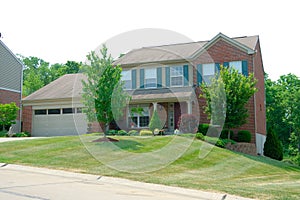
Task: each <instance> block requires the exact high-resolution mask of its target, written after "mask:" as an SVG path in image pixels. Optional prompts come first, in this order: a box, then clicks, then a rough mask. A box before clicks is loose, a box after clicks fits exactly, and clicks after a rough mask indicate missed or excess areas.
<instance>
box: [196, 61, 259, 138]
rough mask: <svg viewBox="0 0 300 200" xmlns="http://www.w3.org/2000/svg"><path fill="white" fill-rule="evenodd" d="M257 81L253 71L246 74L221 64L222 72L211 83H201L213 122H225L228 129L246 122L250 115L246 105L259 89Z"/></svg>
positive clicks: (218, 123) (208, 112) (209, 115)
mask: <svg viewBox="0 0 300 200" xmlns="http://www.w3.org/2000/svg"><path fill="white" fill-rule="evenodd" d="M256 82H257V81H256V80H255V79H254V75H253V74H252V73H251V74H249V76H245V75H243V74H240V73H238V71H237V70H235V69H232V68H226V67H223V66H220V73H219V74H218V75H217V76H215V77H213V78H212V79H211V84H208V85H206V84H205V83H203V84H202V85H201V90H202V92H203V94H202V95H201V96H203V97H204V98H205V99H206V107H205V112H206V114H208V117H209V118H210V119H211V121H212V124H214V125H220V126H221V125H223V124H224V128H225V129H227V130H228V131H230V129H232V128H238V127H240V126H241V125H243V124H245V123H246V122H247V118H248V116H249V114H248V110H247V108H246V105H247V103H248V101H249V99H250V98H251V97H252V96H253V95H254V93H255V92H256V91H257V89H256V88H255V85H256ZM229 136H230V134H229V132H228V137H229Z"/></svg>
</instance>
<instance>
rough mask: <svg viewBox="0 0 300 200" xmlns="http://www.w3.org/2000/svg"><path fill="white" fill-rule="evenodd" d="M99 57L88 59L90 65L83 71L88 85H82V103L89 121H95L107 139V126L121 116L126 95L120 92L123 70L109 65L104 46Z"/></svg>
mask: <svg viewBox="0 0 300 200" xmlns="http://www.w3.org/2000/svg"><path fill="white" fill-rule="evenodd" d="M100 53H101V57H98V56H97V55H96V54H95V52H91V53H90V54H89V55H88V56H87V58H88V60H89V62H90V65H89V66H85V68H84V73H85V75H86V76H87V81H83V82H82V83H83V100H84V101H83V103H84V104H85V106H86V107H87V108H86V109H85V113H86V114H87V117H88V120H89V121H90V122H93V121H95V120H97V121H98V122H99V124H100V126H101V127H102V130H103V131H104V134H105V135H106V133H107V132H108V130H109V124H110V122H112V121H113V120H116V121H117V120H118V119H119V118H120V117H122V116H123V113H124V112H123V111H124V108H125V106H126V103H127V102H128V100H129V95H128V93H126V92H125V91H124V90H123V85H124V83H123V82H122V81H121V72H122V69H121V68H120V67H119V66H113V65H112V58H111V56H110V55H109V56H108V55H107V48H106V46H105V45H103V47H102V49H101V50H100Z"/></svg>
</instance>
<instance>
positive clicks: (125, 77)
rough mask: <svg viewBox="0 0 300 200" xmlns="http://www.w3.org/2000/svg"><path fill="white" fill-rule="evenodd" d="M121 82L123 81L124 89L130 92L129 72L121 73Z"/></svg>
mask: <svg viewBox="0 0 300 200" xmlns="http://www.w3.org/2000/svg"><path fill="white" fill-rule="evenodd" d="M121 75H122V77H121V80H122V81H124V89H125V90H130V89H132V81H131V70H124V71H122V74H121Z"/></svg>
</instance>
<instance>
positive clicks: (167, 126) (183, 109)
mask: <svg viewBox="0 0 300 200" xmlns="http://www.w3.org/2000/svg"><path fill="white" fill-rule="evenodd" d="M130 94H131V97H132V98H131V101H130V102H129V105H128V107H127V109H126V113H124V114H125V117H124V118H123V120H122V121H123V122H118V125H119V127H120V128H121V129H125V130H141V129H148V128H149V123H150V120H151V117H152V115H153V112H154V111H155V110H156V111H157V114H158V116H159V118H160V120H161V124H162V127H160V129H164V131H165V132H166V133H168V134H173V133H174V130H175V129H178V128H179V127H178V121H179V118H180V116H181V115H182V114H195V115H199V106H198V100H197V98H196V95H195V93H194V90H193V88H192V87H182V88H172V89H170V88H159V89H138V90H134V91H132V92H131V93H130ZM120 125H121V126H120Z"/></svg>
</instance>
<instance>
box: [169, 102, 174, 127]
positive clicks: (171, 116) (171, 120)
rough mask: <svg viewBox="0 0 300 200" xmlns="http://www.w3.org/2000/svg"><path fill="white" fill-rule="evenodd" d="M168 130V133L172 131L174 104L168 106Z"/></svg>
mask: <svg viewBox="0 0 300 200" xmlns="http://www.w3.org/2000/svg"><path fill="white" fill-rule="evenodd" d="M168 128H169V130H168V131H170V132H173V131H174V103H169V104H168Z"/></svg>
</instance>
